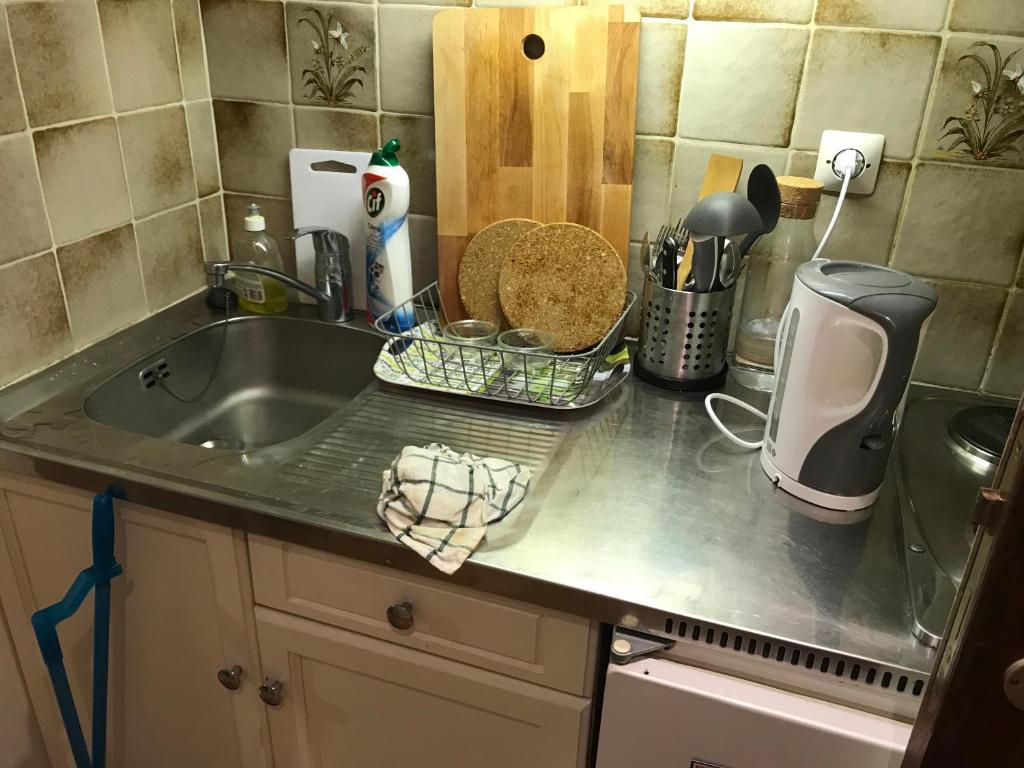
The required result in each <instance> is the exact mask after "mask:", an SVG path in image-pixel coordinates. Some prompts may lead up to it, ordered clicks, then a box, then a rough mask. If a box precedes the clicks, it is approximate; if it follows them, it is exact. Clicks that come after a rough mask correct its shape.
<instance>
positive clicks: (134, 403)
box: [84, 317, 382, 451]
mask: <svg viewBox="0 0 1024 768" xmlns="http://www.w3.org/2000/svg"><path fill="white" fill-rule="evenodd" d="M381 343H382V342H381V339H380V337H378V336H375V335H374V334H372V333H370V332H368V331H361V330H358V329H355V328H350V327H345V326H334V325H328V324H326V323H320V322H314V321H308V320H298V319H294V318H283V317H243V318H237V319H233V320H230V321H228V322H220V323H215V324H213V325H209V326H206V327H204V328H202V329H200V330H197V331H195V332H193V333H191V334H189V335H187V336H183V337H182V338H180V339H177V340H176V341H173V342H171V343H170V344H168V345H167V346H165V347H163V348H162V349H159V350H157V351H156V352H153V353H152V354H151V355H148V356H147V357H145V358H143V359H141V360H139V361H138V362H137V363H134V364H133V365H130V366H129V367H127V368H125V369H124V370H123V371H121V372H120V373H118V374H116V375H114V376H113V377H112V378H110V379H109V380H107V381H106V382H104V383H103V384H101V385H100V386H99V387H97V388H96V389H95V390H94V391H93V392H92V393H90V394H89V396H88V397H87V398H86V400H85V405H84V411H85V414H86V415H87V416H88V417H89V418H91V419H93V420H95V421H98V422H100V423H102V424H106V425H108V426H111V427H116V428H118V429H123V430H126V431H128V432H135V433H138V434H143V435H149V436H150V437H158V438H162V439H164V440H173V441H175V442H179V443H190V444H193V445H201V446H203V447H206V448H219V449H226V450H236V451H241V450H254V449H257V448H265V447H267V446H271V445H276V444H277V443H282V442H284V441H286V440H291V439H292V438H295V437H298V436H299V435H302V434H304V433H306V432H308V431H309V430H311V429H313V428H314V427H315V426H317V425H318V424H320V423H322V422H323V421H324V420H325V419H327V418H328V417H330V416H331V415H332V414H334V413H335V412H337V410H338V409H339V408H341V407H342V406H344V405H345V404H346V403H348V402H349V401H350V400H352V398H354V397H355V396H356V395H357V394H359V392H360V391H362V389H363V388H364V387H365V386H366V385H367V384H369V383H370V382H371V381H372V380H373V363H374V361H375V360H376V358H377V354H378V353H379V352H380V348H381Z"/></svg>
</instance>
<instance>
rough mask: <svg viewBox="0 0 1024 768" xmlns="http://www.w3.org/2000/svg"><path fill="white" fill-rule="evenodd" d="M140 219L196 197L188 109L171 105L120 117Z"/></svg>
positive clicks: (133, 194) (123, 141)
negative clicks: (190, 150) (187, 116)
mask: <svg viewBox="0 0 1024 768" xmlns="http://www.w3.org/2000/svg"><path fill="white" fill-rule="evenodd" d="M118 125H119V127H120V130H121V147H122V149H123V150H124V166H125V170H126V171H127V173H128V189H129V190H130V191H131V196H132V210H133V211H134V212H135V216H136V218H139V217H142V216H150V215H152V214H154V213H157V212H158V211H163V210H165V209H167V208H170V207H172V206H175V205H180V204H181V203H184V202H187V201H189V200H193V199H195V196H196V182H195V174H194V172H193V170H192V155H191V153H190V152H189V144H188V128H187V124H186V122H185V110H184V109H183V108H182V107H180V106H178V107H167V108H166V109H157V110H153V111H151V112H138V113H136V114H133V115H124V116H123V117H119V118H118Z"/></svg>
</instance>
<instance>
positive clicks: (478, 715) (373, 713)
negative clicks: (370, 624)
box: [256, 606, 590, 768]
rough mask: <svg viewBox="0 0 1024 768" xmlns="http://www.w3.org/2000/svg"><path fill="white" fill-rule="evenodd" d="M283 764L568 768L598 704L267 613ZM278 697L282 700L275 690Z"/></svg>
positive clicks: (263, 624) (276, 738)
mask: <svg viewBox="0 0 1024 768" xmlns="http://www.w3.org/2000/svg"><path fill="white" fill-rule="evenodd" d="M256 625H257V629H258V634H259V643H260V653H261V656H262V659H263V669H264V673H265V675H266V676H267V677H268V679H269V680H270V682H272V683H277V684H279V686H278V688H277V690H278V695H279V696H280V701H279V703H277V704H268V705H267V713H268V717H269V720H270V734H271V742H272V749H273V757H274V764H275V765H276V766H277V768H327V767H328V766H330V768H377V767H380V768H385V767H387V768H392V767H393V766H405V765H415V766H418V768H479V767H480V766H486V767H487V768H523V767H524V766H530V768H570V767H571V766H577V765H581V764H582V762H583V760H584V758H585V752H586V739H587V735H588V732H589V721H590V717H589V714H590V701H589V700H588V699H585V698H581V697H578V696H573V695H570V694H567V693H563V692H560V691H554V690H551V689H549V688H543V687H541V686H538V685H534V684H532V683H526V682H523V681H521V680H514V679H512V678H510V677H506V676H503V675H498V674H495V673H494V672H490V671H487V670H484V669H480V668H477V667H473V666H469V665H466V664H461V663H459V662H456V661H452V660H450V659H445V658H440V657H437V656H433V655H431V654H427V653H423V652H422V651H418V650H414V649H412V648H407V647H403V646H400V645H396V644H394V643H390V642H386V641H383V640H379V639H375V638H372V637H366V636H364V635H360V634H357V633H355V632H349V631H347V630H344V629H340V628H337V627H332V626H328V625H326V624H322V623H320V622H317V621H310V620H308V619H303V618H299V617H297V616H292V615H289V614H286V613H282V612H280V611H276V610H272V609H268V608H264V607H262V606H257V608H256ZM268 698H271V700H272V701H273V700H274V699H273V697H272V696H269V695H268Z"/></svg>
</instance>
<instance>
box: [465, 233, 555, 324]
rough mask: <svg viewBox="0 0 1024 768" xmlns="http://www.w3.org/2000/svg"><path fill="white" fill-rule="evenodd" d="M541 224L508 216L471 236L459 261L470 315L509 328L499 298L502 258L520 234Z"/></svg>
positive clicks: (466, 304)
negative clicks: (508, 217)
mask: <svg viewBox="0 0 1024 768" xmlns="http://www.w3.org/2000/svg"><path fill="white" fill-rule="evenodd" d="M539 226H540V222H539V221H533V220H531V219H505V220H504V221H496V222H495V223H494V224H491V225H490V226H487V227H484V228H483V229H481V230H480V231H479V232H477V233H476V235H475V236H474V237H473V239H472V240H470V242H469V245H467V246H466V251H465V253H463V254H462V260H461V261H460V262H459V296H461V297H462V306H463V307H465V309H466V314H467V315H468V316H469V317H471V318H472V319H474V320H490V321H491V322H492V323H494V324H496V325H497V326H498V327H499V328H508V321H507V320H506V319H505V315H504V314H503V313H502V311H501V303H500V302H499V301H498V275H499V273H500V272H501V262H502V260H503V259H504V258H505V254H506V253H507V252H508V250H509V249H510V248H511V247H512V246H513V245H515V243H516V241H517V240H519V238H520V237H522V236H523V235H525V234H526V233H527V232H529V231H530V230H531V229H536V228H537V227H539Z"/></svg>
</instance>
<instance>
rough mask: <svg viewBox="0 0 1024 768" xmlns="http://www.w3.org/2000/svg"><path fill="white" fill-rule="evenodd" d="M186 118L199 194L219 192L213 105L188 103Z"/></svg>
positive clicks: (218, 165) (218, 168)
mask: <svg viewBox="0 0 1024 768" xmlns="http://www.w3.org/2000/svg"><path fill="white" fill-rule="evenodd" d="M185 119H186V121H187V122H188V142H189V145H190V146H191V147H192V166H193V167H194V168H195V174H196V188H197V189H198V190H199V196H200V197H205V196H206V195H210V194H213V193H214V192H219V191H220V164H219V162H218V159H217V139H216V135H215V132H214V127H213V105H212V104H211V103H210V102H208V101H196V102H192V103H191V104H187V105H186V106H185Z"/></svg>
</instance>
